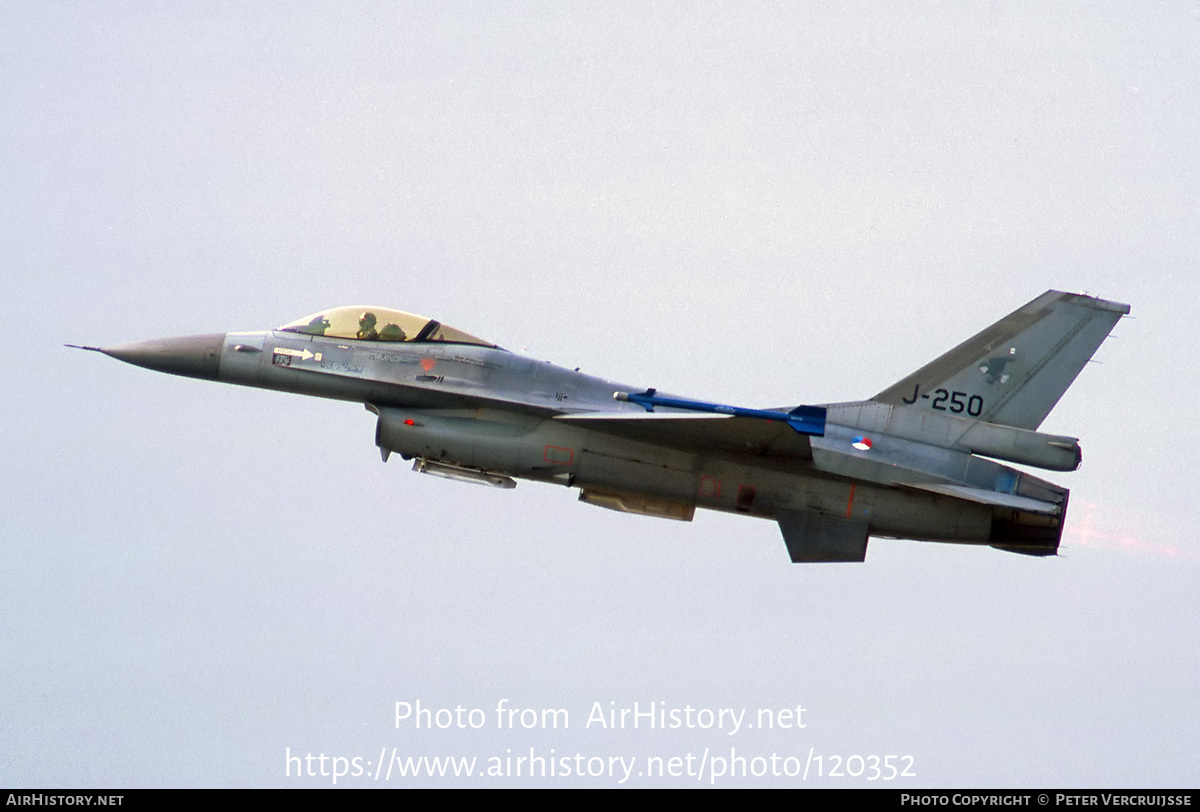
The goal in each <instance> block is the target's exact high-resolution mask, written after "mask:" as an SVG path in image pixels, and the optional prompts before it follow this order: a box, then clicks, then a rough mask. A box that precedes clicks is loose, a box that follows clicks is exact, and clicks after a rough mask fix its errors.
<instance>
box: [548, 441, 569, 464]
mask: <svg viewBox="0 0 1200 812" xmlns="http://www.w3.org/2000/svg"><path fill="white" fill-rule="evenodd" d="M542 459H543V460H545V461H546V462H548V463H551V464H552V465H570V464H571V462H572V460H574V459H575V449H573V448H564V447H563V446H561V445H548V446H546V447H545V449H543V450H542Z"/></svg>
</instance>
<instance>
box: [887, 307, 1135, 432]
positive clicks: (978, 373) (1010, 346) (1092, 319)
mask: <svg viewBox="0 0 1200 812" xmlns="http://www.w3.org/2000/svg"><path fill="white" fill-rule="evenodd" d="M1127 313H1129V305H1126V304H1119V303H1117V302H1108V301H1105V300H1103V299H1096V298H1093V297H1091V296H1081V295H1078V294H1074V293H1063V292H1061V291H1057V290H1048V291H1046V292H1045V293H1043V294H1042V295H1041V296H1039V297H1037V298H1036V299H1034V300H1033V301H1032V302H1030V303H1029V304H1027V305H1025V306H1024V307H1022V308H1020V309H1018V310H1016V311H1014V312H1012V313H1010V314H1009V315H1007V316H1005V317H1004V318H1002V319H1000V321H998V322H996V323H995V324H993V325H992V326H991V327H988V328H987V329H985V330H984V331H983V332H981V333H979V334H978V335H976V336H974V337H973V338H969V339H967V340H966V341H964V342H963V343H962V344H959V345H958V346H957V347H955V348H954V349H952V350H950V351H949V352H948V353H946V354H945V355H943V356H941V357H940V358H938V359H937V360H935V361H933V362H931V363H929V364H926V365H925V366H923V367H921V368H920V369H919V370H917V371H916V372H914V373H913V374H911V375H909V376H908V377H907V378H904V379H903V380H902V381H900V382H898V383H896V384H893V385H892V386H889V387H888V388H887V389H885V390H883V391H882V392H880V393H879V394H878V395H876V396H875V397H873V398H871V400H873V401H876V402H879V403H905V404H910V405H911V404H917V405H920V406H924V407H928V408H931V409H935V410H939V411H942V412H947V413H950V414H956V415H961V416H963V417H973V418H977V419H979V420H985V421H987V422H989V423H999V424H1001V425H1005V426H1015V427H1017V428H1022V429H1036V428H1037V427H1038V426H1040V425H1041V423H1042V421H1043V420H1045V419H1046V415H1048V414H1050V410H1051V409H1053V408H1054V404H1056V403H1058V401H1059V398H1061V397H1062V396H1063V393H1064V392H1066V391H1067V387H1069V386H1070V385H1071V383H1072V382H1074V380H1075V378H1076V376H1078V375H1079V372H1080V370H1082V369H1083V367H1084V364H1086V363H1087V362H1088V359H1090V358H1091V357H1092V354H1093V353H1095V352H1096V348H1097V347H1099V346H1100V344H1101V342H1103V341H1104V339H1105V338H1107V337H1108V334H1109V333H1110V332H1112V329H1113V327H1114V326H1115V325H1116V323H1117V321H1119V320H1120V318H1121V317H1122V316H1124V315H1126V314H1127Z"/></svg>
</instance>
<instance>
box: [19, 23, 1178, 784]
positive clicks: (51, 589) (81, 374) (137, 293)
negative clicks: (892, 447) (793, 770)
mask: <svg viewBox="0 0 1200 812" xmlns="http://www.w3.org/2000/svg"><path fill="white" fill-rule="evenodd" d="M1198 58H1200V12H1198V11H1197V6H1196V5H1195V3H1190V2H1164V3H1155V4H1147V3H1132V2H1131V3H1119V2H1114V3H1092V4H1082V5H1076V4H1049V3H1040V2H1037V3H1035V2H1030V3H1014V4H999V3H984V2H976V3H894V2H888V3H850V4H841V5H836V6H835V5H833V4H826V3H812V4H802V3H794V4H775V3H730V4H717V3H650V4H640V5H634V4H627V3H623V4H600V3H559V2H547V3H509V4H496V3H450V2H446V3H441V2H439V3H399V2H397V3H365V2H364V3H353V4H348V5H345V6H342V5H341V4H305V3H292V2H289V3H279V4H271V3H252V4H243V3H230V4H221V3H202V4H191V3H169V4H167V3H159V4H128V3H95V2H79V3H76V2H57V3H42V2H12V1H10V2H5V3H2V4H0V303H2V304H3V305H4V310H5V314H6V317H7V322H8V330H7V331H6V334H5V344H4V353H3V361H2V362H0V364H2V369H3V372H4V375H3V380H4V381H5V383H4V384H3V391H4V397H3V398H0V417H2V419H3V424H4V426H5V431H4V440H3V449H4V454H3V457H2V459H3V463H2V464H0V493H2V494H3V502H2V510H0V553H2V559H0V560H2V562H3V563H2V564H0V568H2V570H0V571H3V572H4V573H5V576H6V577H4V578H3V587H2V588H0V652H2V654H0V741H2V742H3V747H2V748H0V750H2V751H3V753H2V754H0V785H8V786H55V787H90V786H95V787H110V786H118V787H124V786H307V785H313V786H324V785H328V784H330V783H332V782H331V778H330V777H328V776H326V777H320V776H317V777H311V778H310V777H307V776H306V777H296V775H295V771H296V770H297V769H298V767H297V766H296V763H293V764H292V765H291V769H292V775H291V777H289V775H288V769H289V764H288V761H287V755H288V754H289V753H290V754H291V755H293V756H296V755H301V756H302V755H305V754H310V753H311V754H314V755H319V754H321V753H324V754H326V755H327V756H331V757H332V756H340V757H343V758H347V759H353V758H355V757H358V758H360V759H361V763H362V764H363V765H365V764H366V762H368V761H369V762H371V763H372V764H374V763H375V762H377V761H378V760H379V756H380V753H381V751H382V752H384V753H390V752H391V748H396V752H397V753H398V754H401V755H413V756H462V757H475V758H477V759H478V760H479V766H478V769H480V770H482V769H484V768H485V767H486V766H487V765H488V764H489V763H490V762H489V761H488V760H489V759H491V758H494V757H495V758H500V759H503V758H505V757H507V756H509V755H511V756H513V757H515V756H517V755H528V753H529V751H530V748H533V749H534V750H535V752H536V753H537V754H538V755H542V756H545V757H550V756H551V753H550V750H551V749H553V750H554V751H555V752H554V753H553V755H554V756H555V757H562V756H569V757H571V758H572V759H574V756H575V755H576V754H581V755H582V757H583V758H584V762H583V763H584V764H587V763H588V762H587V759H590V758H593V757H599V758H602V759H603V760H604V763H605V765H606V769H607V765H608V764H609V763H610V762H609V761H608V759H610V757H618V756H619V757H622V758H626V759H628V758H633V757H637V758H639V759H643V760H644V759H646V758H648V757H652V756H658V757H662V758H663V759H664V760H669V759H670V758H672V757H679V758H684V759H685V758H686V757H687V756H688V755H689V754H692V755H693V756H694V757H696V758H697V759H698V758H699V757H700V754H701V753H703V752H705V751H706V750H707V751H708V753H709V756H710V758H714V757H717V756H724V757H727V758H728V757H730V756H733V755H738V756H743V757H746V758H748V759H753V758H755V757H760V758H769V757H770V756H771V755H772V754H777V755H778V756H779V757H780V758H784V757H792V758H799V759H801V760H802V761H807V760H808V757H809V754H810V752H812V753H813V754H815V755H818V756H824V757H825V758H826V762H825V763H826V764H827V765H829V764H831V763H832V762H831V760H830V759H831V757H835V756H837V757H843V758H844V757H846V756H850V755H854V754H858V755H861V756H863V757H868V756H871V755H878V756H886V755H893V754H895V755H908V756H911V757H912V761H911V767H910V770H911V772H912V773H915V775H916V777H915V778H911V777H897V778H896V779H894V780H892V781H890V782H884V781H882V780H877V781H874V782H871V781H867V780H866V776H863V777H860V778H853V777H850V776H846V777H823V778H816V777H815V776H814V775H811V774H810V776H809V778H808V780H807V781H802V780H801V779H800V778H798V777H797V778H788V777H786V776H783V777H773V776H770V775H767V776H763V777H761V778H759V777H754V776H748V777H744V778H743V777H740V776H738V777H734V778H722V779H719V780H718V781H717V783H718V785H722V786H730V785H743V786H768V785H781V786H800V785H807V786H857V785H871V786H880V785H886V786H891V787H897V788H901V787H923V786H945V787H949V786H996V787H1004V786H1017V787H1021V786H1067V787H1070V786H1138V787H1142V786H1146V787H1148V786H1191V787H1194V786H1196V785H1197V783H1198V773H1200V768H1198V767H1197V762H1196V753H1197V752H1198V750H1200V725H1197V719H1198V718H1200V713H1198V711H1200V699H1198V698H1197V696H1198V695H1197V693H1196V691H1195V680H1196V675H1197V673H1200V653H1198V651H1197V646H1196V644H1195V637H1196V627H1197V621H1198V620H1200V595H1198V592H1197V589H1196V583H1197V579H1198V576H1200V545H1198V543H1197V532H1196V530H1195V526H1196V523H1197V521H1198V520H1200V509H1198V508H1197V496H1196V493H1197V484H1198V480H1200V477H1198V473H1200V472H1198V470H1197V463H1196V454H1195V448H1196V444H1197V441H1198V440H1200V437H1198V436H1197V434H1198V433H1197V431H1196V420H1197V418H1196V416H1195V412H1196V406H1195V404H1196V401H1197V397H1198V396H1200V392H1198V391H1197V390H1198V387H1197V384H1196V382H1195V376H1194V374H1193V361H1194V355H1195V353H1194V349H1193V346H1194V344H1195V341H1196V332H1197V318H1196V307H1197V304H1196V302H1197V292H1198V291H1197V288H1198V287H1200V286H1198V284H1197V281H1196V257H1197V256H1198V255H1200V171H1198V169H1200V159H1198V158H1197V144H1200V92H1198V91H1200V70H1198ZM1048 288H1056V289H1061V290H1069V291H1076V292H1087V293H1091V294H1094V295H1099V296H1103V297H1105V298H1108V299H1113V300H1116V301H1121V302H1128V303H1130V304H1131V305H1132V308H1133V317H1132V318H1129V319H1126V320H1123V321H1122V322H1121V323H1120V324H1119V325H1118V326H1117V328H1116V331H1115V337H1114V338H1112V339H1111V340H1109V341H1108V342H1106V343H1105V344H1104V345H1103V346H1102V347H1101V348H1100V350H1099V352H1098V353H1097V355H1096V361H1097V362H1098V363H1095V364H1091V365H1089V366H1088V367H1087V368H1086V369H1085V370H1084V372H1083V374H1082V375H1081V377H1080V378H1079V380H1078V382H1077V383H1076V385H1075V386H1074V387H1073V388H1072V389H1071V390H1070V391H1069V392H1068V393H1067V395H1066V397H1064V399H1063V400H1062V401H1061V403H1060V404H1059V406H1058V408H1057V409H1056V410H1055V411H1054V412H1053V413H1051V415H1050V417H1049V419H1048V420H1047V421H1046V423H1045V424H1043V428H1044V430H1046V431H1049V432H1053V433H1059V434H1069V435H1072V436H1078V437H1080V438H1082V445H1083V448H1084V463H1083V467H1082V468H1081V469H1080V470H1079V471H1078V472H1075V473H1071V474H1061V475H1052V476H1050V478H1051V479H1053V480H1055V481H1058V482H1060V483H1062V484H1063V485H1066V486H1067V487H1070V488H1071V489H1072V496H1071V504H1070V512H1069V514H1068V523H1067V529H1066V532H1065V534H1064V538H1063V544H1062V549H1061V555H1060V556H1059V557H1057V558H1051V559H1046V560H1039V559H1032V558H1026V557H1023V556H1015V555H1010V554H1005V553H1002V552H999V551H996V550H992V549H989V548H968V547H956V546H951V545H936V544H928V543H916V542H905V541H889V540H875V541H872V542H871V545H870V549H869V551H868V557H867V561H866V562H865V563H864V564H862V565H853V566H852V565H828V566H794V565H792V564H790V563H789V562H788V557H787V554H786V552H785V550H784V546H783V542H782V540H781V538H780V535H779V531H778V528H777V527H776V526H775V525H774V524H773V523H770V522H766V521H762V520H755V519H749V518H744V517H734V516H728V515H723V514H715V513H705V512H701V513H698V514H697V516H696V520H695V521H694V522H693V523H690V524H684V523H676V522H670V521H665V520H659V519H651V518H643V517H636V516H629V515H621V514H617V513H612V512H609V511H604V510H599V509H596V508H595V507H591V506H588V505H583V504H580V503H578V502H577V501H576V495H577V492H576V491H573V490H567V489H564V488H557V487H552V486H547V485H539V484H534V483H528V482H523V483H521V485H520V486H519V487H518V488H517V489H516V490H514V491H501V490H494V489H487V488H482V487H477V486H473V485H467V484H460V483H453V482H446V481H442V480H437V479H434V478H432V477H423V476H419V475H417V474H415V473H412V472H411V471H409V470H408V466H406V465H405V464H404V463H403V462H402V461H400V460H398V459H396V458H393V459H392V461H391V462H390V463H389V464H387V465H383V464H381V463H380V460H379V456H378V453H377V450H376V449H375V447H374V444H373V430H374V424H373V420H372V416H371V415H369V414H367V413H366V412H365V411H363V409H362V408H361V407H359V406H357V405H355V404H347V403H338V402H332V401H321V400H316V399H311V398H302V397H297V396H291V395H284V394H280V393H272V392H264V391H256V390H250V389H241V388H236V387H230V386H223V385H219V384H215V383H207V382H201V381H193V380H188V379H182V378H175V377H170V376H165V375H161V374H156V373H152V372H149V371H147V370H143V369H138V368H135V367H131V366H128V365H124V364H121V363H118V362H116V361H114V360H111V359H108V358H105V357H103V356H99V355H94V354H85V353H81V352H78V351H75V350H69V349H65V348H64V347H63V346H62V344H63V343H64V342H71V343H84V344H100V345H111V344H117V343H121V342H125V341H131V340H137V339H143V338H156V337H164V336H172V335H187V334H195V333H207V332H224V331H228V330H255V329H269V328H272V327H275V326H278V325H280V324H283V323H285V322H288V321H291V320H293V319H296V318H299V317H300V316H303V315H305V314H308V313H312V312H315V311H317V310H320V309H322V308H327V307H331V306H334V305H341V304H348V303H357V302H371V303H375V304H378V305H381V306H387V307H394V308H398V309H402V310H409V311H414V312H417V313H423V314H427V315H429V316H431V317H434V318H438V319H441V320H443V321H446V322H448V323H449V324H452V325H454V326H457V327H460V328H461V329H463V330H466V331H467V332H469V333H472V334H475V335H479V336H482V337H485V338H487V339H489V340H491V341H494V342H496V343H497V344H499V345H501V346H504V347H508V348H510V349H512V350H514V351H518V352H524V353H526V354H528V355H531V356H533V357H538V358H544V359H547V360H550V361H553V362H555V363H558V364H561V365H563V366H568V367H576V366H579V367H582V368H583V371H585V372H589V373H592V374H596V375H601V376H605V377H612V378H616V379H619V380H626V381H630V382H632V383H634V384H638V385H642V384H644V385H646V386H656V387H660V388H663V389H667V390H669V391H673V392H679V393H684V394H688V395H692V396H695V397H700V398H706V399H714V400H722V401H730V402H736V403H739V404H745V405H751V406H777V405H781V404H796V403H820V402H834V401H839V400H852V399H859V398H866V397H869V396H871V395H872V394H874V393H876V392H878V391H880V390H882V389H883V388H885V387H886V386H888V385H890V384H891V383H893V382H895V381H896V380H898V379H900V378H902V377H904V376H905V375H907V374H908V373H909V372H911V371H912V370H914V369H916V368H917V367H919V366H920V365H922V364H924V363H925V362H927V361H929V360H930V359H932V358H933V357H935V356H937V355H939V354H940V353H942V352H943V351H945V350H947V349H949V348H950V347H952V346H954V345H955V344H957V343H958V342H959V341H961V340H962V339H964V338H966V337H967V336H969V335H971V334H973V333H974V332H976V331H977V330H979V329H981V328H982V327H984V326H986V325H988V324H990V323H991V322H993V321H995V320H996V319H998V318H1000V317H1002V316H1003V315H1005V314H1007V313H1008V312H1010V311H1012V310H1014V309H1015V308H1017V307H1019V306H1020V305H1022V304H1024V303H1025V302H1027V301H1029V300H1030V299H1033V298H1034V297H1036V296H1037V295H1039V294H1041V293H1042V292H1043V291H1045V290H1046V289H1048ZM502 699H507V700H508V705H509V707H517V708H534V709H542V708H550V709H565V710H567V711H568V712H569V724H570V728H569V729H568V730H562V729H559V730H543V729H532V730H525V729H521V728H520V727H519V726H518V729H516V730H505V729H499V730H498V729H497V728H496V724H495V722H496V717H495V711H494V709H495V707H496V705H497V704H498V702H499V701H500V700H502ZM417 700H420V701H421V703H422V706H423V707H430V708H454V707H456V706H462V707H464V708H466V709H471V708H478V709H480V710H481V711H484V712H486V715H487V724H486V725H485V726H484V727H483V728H482V729H478V730H472V729H465V730H460V729H453V728H452V729H449V730H432V731H431V730H424V729H422V730H416V729H414V728H413V726H412V725H411V723H408V722H404V723H401V725H400V726H399V727H397V726H396V723H395V703H397V702H411V703H415V702H416V701H417ZM634 702H638V703H640V706H641V707H642V708H643V709H644V708H645V707H646V706H647V705H648V704H649V703H652V702H653V703H660V704H659V705H658V706H657V707H663V708H668V709H671V708H679V709H683V708H686V707H688V706H691V707H692V708H704V709H713V710H714V711H716V710H718V709H721V708H729V709H734V710H740V709H744V710H746V713H747V721H748V722H754V721H757V720H756V718H755V717H756V714H757V711H758V709H776V710H777V709H782V708H795V707H796V706H802V707H803V708H805V713H804V717H803V718H804V722H805V727H804V728H802V729H789V730H780V729H775V730H764V729H761V728H760V727H759V726H758V725H757V724H755V725H754V727H753V728H752V729H746V728H745V727H743V728H742V729H741V730H739V731H738V732H736V733H735V734H734V735H729V730H728V729H725V730H718V729H715V728H714V729H709V730H704V729H699V728H691V729H689V728H687V727H681V728H679V729H673V730H672V729H668V730H657V729H656V730H647V729H645V728H644V727H643V728H641V729H638V730H630V729H625V730H619V729H618V730H605V729H602V728H600V727H599V726H597V725H596V724H592V725H591V726H586V722H587V719H588V716H589V712H590V711H591V709H592V708H593V706H594V705H595V703H600V705H601V707H603V708H606V709H607V708H610V707H615V708H621V707H630V708H631V707H632V706H633V703H634ZM609 703H615V705H610V704H609ZM731 748H732V751H736V753H734V752H732V751H731ZM510 751H511V752H510ZM574 764H575V762H574V761H572V766H574ZM709 764H710V767H709V770H710V772H709V773H708V774H706V776H705V777H704V779H703V781H702V782H701V783H705V784H707V783H708V782H709V780H711V769H712V767H713V766H715V762H709ZM330 768H331V764H329V765H327V766H326V769H327V770H328V769H330ZM641 768H642V763H639V766H638V769H641ZM317 769H318V770H319V769H320V767H319V765H318V767H317ZM373 769H374V768H373V767H372V768H371V770H372V771H373ZM364 772H366V771H364ZM377 783H378V785H381V786H382V785H388V786H412V785H420V784H432V785H435V786H499V785H502V786H510V785H523V784H534V785H540V786H566V785H582V786H613V785H616V784H617V783H618V778H614V777H610V776H609V775H608V774H607V772H606V774H605V775H604V776H602V777H596V778H592V777H584V778H578V777H563V776H561V775H556V776H554V777H546V778H536V779H533V780H530V779H528V778H515V777H504V778H489V777H486V776H483V777H472V778H469V779H468V778H457V779H454V778H446V779H434V780H430V779H426V778H422V779H413V778H405V779H399V778H398V777H395V776H393V778H392V779H391V781H384V780H380V781H379V782H376V781H374V780H373V778H369V777H367V776H366V775H363V776H360V777H345V778H343V779H342V780H340V781H339V784H338V785H339V786H346V785H348V786H367V785H372V786H373V785H376V784H377ZM626 783H628V784H633V785H636V786H651V785H653V786H660V785H663V786H674V785H680V786H690V785H694V784H696V783H697V779H696V777H695V776H694V775H693V776H687V775H684V776H681V777H678V778H670V777H664V778H659V777H652V776H649V775H637V774H636V772H635V774H634V775H633V776H632V777H631V778H630V779H629V780H628V781H627V782H626Z"/></svg>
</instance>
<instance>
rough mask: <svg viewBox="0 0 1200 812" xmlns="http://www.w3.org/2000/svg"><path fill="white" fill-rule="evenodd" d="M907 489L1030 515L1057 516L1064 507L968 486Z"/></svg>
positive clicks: (929, 485) (911, 485) (924, 485)
mask: <svg viewBox="0 0 1200 812" xmlns="http://www.w3.org/2000/svg"><path fill="white" fill-rule="evenodd" d="M904 485H905V487H908V488H916V489H917V490H922V491H928V492H929V493H937V494H941V495H942V496H953V497H954V498H955V499H966V500H967V501H969V502H978V503H979V504H981V505H992V506H993V507H1004V508H1012V509H1013V510H1024V511H1026V512H1028V513H1049V514H1052V515H1057V514H1058V513H1059V512H1061V510H1062V506H1061V505H1058V504H1056V503H1054V502H1043V501H1042V500H1041V499H1030V498H1029V497H1028V496H1017V495H1016V494H1011V493H1000V492H999V491H985V490H984V489H982V488H970V487H967V486H966V485H938V484H936V483H924V482H922V483H913V482H907V483H904Z"/></svg>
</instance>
